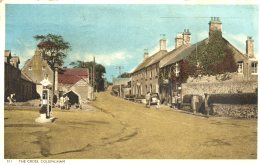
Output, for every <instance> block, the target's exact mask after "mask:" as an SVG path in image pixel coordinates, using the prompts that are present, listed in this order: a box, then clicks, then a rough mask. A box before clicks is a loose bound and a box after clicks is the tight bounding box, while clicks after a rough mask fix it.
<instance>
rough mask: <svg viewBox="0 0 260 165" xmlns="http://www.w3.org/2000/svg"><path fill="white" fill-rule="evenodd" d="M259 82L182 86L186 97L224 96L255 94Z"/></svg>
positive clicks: (185, 84)
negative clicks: (230, 94)
mask: <svg viewBox="0 0 260 165" xmlns="http://www.w3.org/2000/svg"><path fill="white" fill-rule="evenodd" d="M257 85H258V84H257V81H240V82H214V83H210V82H208V83H205V82H203V83H184V84H182V86H181V92H182V97H183V96H184V95H200V96H202V97H203V98H204V94H205V93H207V94H224V93H254V92H256V90H257Z"/></svg>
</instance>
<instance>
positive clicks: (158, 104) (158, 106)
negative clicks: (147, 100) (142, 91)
mask: <svg viewBox="0 0 260 165" xmlns="http://www.w3.org/2000/svg"><path fill="white" fill-rule="evenodd" d="M156 108H160V99H159V98H158V100H157V105H156Z"/></svg>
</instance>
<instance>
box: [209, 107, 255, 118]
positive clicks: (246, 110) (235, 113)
mask: <svg viewBox="0 0 260 165" xmlns="http://www.w3.org/2000/svg"><path fill="white" fill-rule="evenodd" d="M210 109H211V110H210V114H211V115H213V116H225V117H234V118H257V104H246V105H231V104H212V105H211V107H210Z"/></svg>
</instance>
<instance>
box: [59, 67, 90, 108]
mask: <svg viewBox="0 0 260 165" xmlns="http://www.w3.org/2000/svg"><path fill="white" fill-rule="evenodd" d="M58 93H59V94H58V95H59V97H61V96H65V95H66V96H68V97H69V99H70V103H71V104H72V105H73V104H82V103H84V102H86V101H87V100H92V99H93V88H92V86H91V85H90V84H89V70H88V69H87V68H67V69H62V70H61V71H60V72H59V74H58Z"/></svg>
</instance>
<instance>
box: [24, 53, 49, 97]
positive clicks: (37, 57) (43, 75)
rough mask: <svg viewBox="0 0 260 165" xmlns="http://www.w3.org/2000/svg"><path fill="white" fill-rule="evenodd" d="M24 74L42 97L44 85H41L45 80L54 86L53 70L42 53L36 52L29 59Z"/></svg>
mask: <svg viewBox="0 0 260 165" xmlns="http://www.w3.org/2000/svg"><path fill="white" fill-rule="evenodd" d="M22 73H23V74H24V75H25V76H26V77H28V78H30V79H31V80H32V82H34V83H35V84H36V87H37V93H38V94H39V95H40V96H42V89H43V87H42V84H41V83H40V82H41V81H42V80H44V79H48V80H49V81H50V83H51V84H53V82H54V81H53V74H54V72H53V70H52V69H51V68H50V66H49V65H48V63H47V61H46V60H44V59H43V58H42V56H41V51H39V50H36V51H35V53H34V55H33V57H32V58H31V59H29V60H28V61H27V62H26V63H25V65H24V67H23V68H22Z"/></svg>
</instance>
